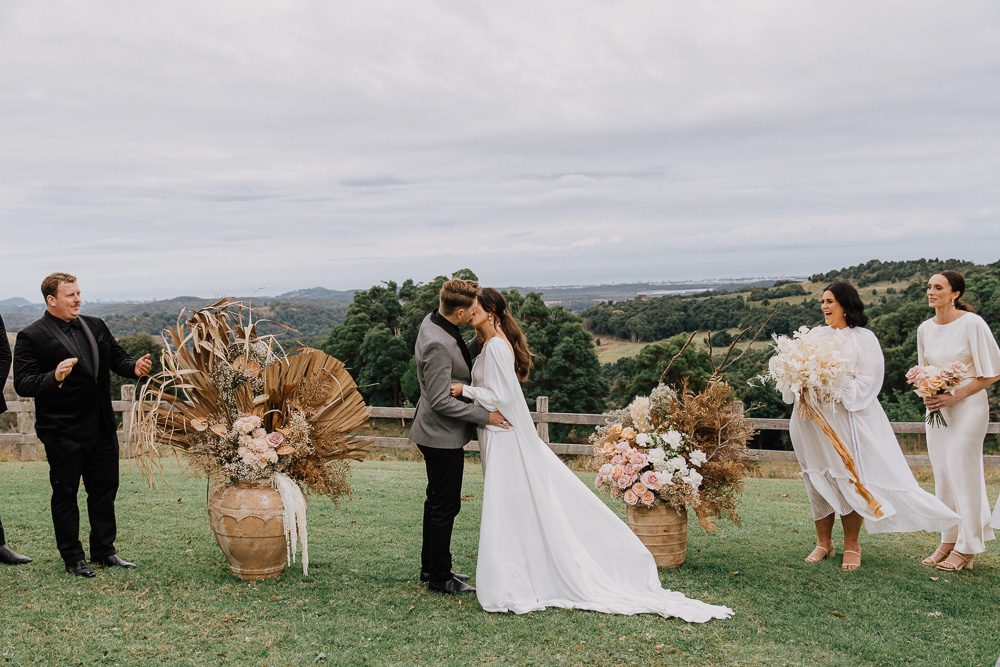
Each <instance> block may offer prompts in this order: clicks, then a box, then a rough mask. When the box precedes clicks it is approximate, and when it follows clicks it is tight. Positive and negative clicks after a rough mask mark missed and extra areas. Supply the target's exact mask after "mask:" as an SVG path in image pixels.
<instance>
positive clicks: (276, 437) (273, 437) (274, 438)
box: [267, 431, 285, 449]
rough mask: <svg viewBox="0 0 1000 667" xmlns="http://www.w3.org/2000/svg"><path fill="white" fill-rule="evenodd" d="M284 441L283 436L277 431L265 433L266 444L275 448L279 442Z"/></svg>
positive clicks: (278, 445) (279, 444)
mask: <svg viewBox="0 0 1000 667" xmlns="http://www.w3.org/2000/svg"><path fill="white" fill-rule="evenodd" d="M284 441H285V436H283V435H281V434H280V433H278V432H277V431H274V432H272V433H268V434H267V444H269V445H271V447H273V448H275V449H277V448H278V447H280V446H281V443H283V442H284Z"/></svg>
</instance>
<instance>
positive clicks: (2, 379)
mask: <svg viewBox="0 0 1000 667" xmlns="http://www.w3.org/2000/svg"><path fill="white" fill-rule="evenodd" d="M9 374H10V343H8V342H7V329H6V328H4V325H3V318H2V317H0V415H2V414H3V413H5V412H7V401H6V400H5V399H4V397H3V387H4V385H5V384H7V375H9ZM30 562H31V559H30V558H28V557H27V556H22V555H21V554H19V553H17V552H16V551H14V550H13V549H11V548H10V547H8V546H7V538H6V537H4V534H3V522H2V521H0V563H3V564H4V565H23V564H25V563H30Z"/></svg>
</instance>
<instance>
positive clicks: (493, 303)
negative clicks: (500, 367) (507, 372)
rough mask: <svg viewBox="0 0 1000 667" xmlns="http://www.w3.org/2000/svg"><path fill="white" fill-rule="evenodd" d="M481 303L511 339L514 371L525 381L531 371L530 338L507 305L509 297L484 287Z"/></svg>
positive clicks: (480, 291)
mask: <svg viewBox="0 0 1000 667" xmlns="http://www.w3.org/2000/svg"><path fill="white" fill-rule="evenodd" d="M479 305H480V306H482V307H483V310H485V311H486V312H487V313H490V314H491V315H493V317H495V318H496V321H497V324H499V325H500V328H501V329H502V330H503V333H504V335H505V336H507V340H508V341H510V346H511V347H512V348H514V371H515V372H516V373H517V379H518V380H520V381H521V382H524V381H525V380H527V379H528V373H530V372H531V351H530V350H528V340H527V339H526V338H525V337H524V332H523V331H521V325H520V324H518V323H517V320H515V319H514V316H513V315H512V314H511V312H510V309H509V308H508V307H507V299H505V298H504V296H503V294H501V293H500V292H499V291H498V290H495V289H493V288H492V287H483V288H482V289H480V290H479Z"/></svg>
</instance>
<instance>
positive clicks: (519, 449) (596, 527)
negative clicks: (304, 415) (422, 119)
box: [452, 288, 733, 623]
mask: <svg viewBox="0 0 1000 667" xmlns="http://www.w3.org/2000/svg"><path fill="white" fill-rule="evenodd" d="M476 310H477V311H478V312H477V313H476V314H475V315H474V316H473V320H472V324H473V326H475V327H476V329H477V331H478V333H479V338H480V340H483V341H484V345H483V350H482V352H481V353H480V355H479V356H478V357H477V358H476V362H475V365H474V366H473V368H472V381H473V385H474V386H471V387H470V386H467V385H462V384H460V383H455V384H453V385H452V394H453V395H460V394H461V395H464V396H466V397H468V398H472V399H474V400H475V401H476V402H477V403H479V404H480V405H482V406H483V407H486V408H487V409H489V410H494V409H496V410H501V411H503V414H504V415H505V416H506V417H507V419H508V420H509V421H510V422H511V424H512V427H511V428H510V429H509V430H499V429H494V428H492V427H486V428H485V429H481V430H480V431H479V442H480V445H481V447H482V461H483V468H484V475H485V487H484V494H483V517H482V523H481V525H480V532H479V560H478V563H477V565H476V587H477V592H476V595H477V596H478V598H479V603H480V604H481V605H482V607H483V609H485V610H486V611H493V612H509V611H512V612H514V613H516V614H523V613H526V612H530V611H536V610H540V609H545V608H546V607H563V608H569V609H589V610H592V611H599V612H604V613H608V614H641V613H652V614H659V615H661V616H664V617H667V618H670V617H677V618H681V619H683V620H685V621H688V622H690V623H703V622H705V621H710V620H712V619H725V618H729V617H730V616H731V615H732V614H733V612H732V610H731V609H729V608H728V607H721V606H716V605H710V604H706V603H704V602H699V601H698V600H692V599H689V598H687V597H685V596H684V595H683V594H681V593H677V592H673V591H669V590H665V589H664V588H662V587H661V585H660V578H659V574H658V572H657V569H656V563H655V562H654V561H653V556H652V555H651V554H650V553H649V550H647V549H646V547H645V546H643V544H642V542H640V541H639V538H637V537H636V536H635V535H634V534H633V533H632V531H631V530H629V528H628V526H626V525H625V523H624V522H622V520H621V519H619V518H618V516H617V515H616V514H615V513H614V512H612V511H611V509H610V508H608V506H607V505H605V504H604V502H603V501H602V500H601V499H600V498H598V497H597V495H596V494H595V493H594V492H593V491H591V490H590V489H589V488H588V487H587V485H585V484H584V483H583V482H581V481H580V479H579V478H578V477H577V476H576V475H575V474H574V473H573V472H572V471H571V470H570V469H569V468H567V467H566V466H565V465H564V464H563V462H562V461H560V460H559V457H558V456H556V455H555V454H554V453H553V452H552V450H551V449H549V448H548V446H547V445H546V444H545V443H544V442H542V441H541V439H539V437H538V433H537V431H536V430H535V425H534V423H533V422H532V419H531V414H530V413H529V412H528V405H527V403H526V402H525V400H524V394H523V393H522V391H521V385H520V384H519V380H522V381H523V380H524V379H526V378H527V375H528V371H529V370H530V367H531V355H530V353H529V352H528V347H527V344H526V342H525V339H524V334H523V333H522V332H521V329H520V327H519V326H518V324H517V322H516V321H515V320H514V318H513V316H512V315H511V313H510V312H509V311H508V310H507V301H506V299H504V297H503V295H502V294H500V292H498V291H497V290H494V289H489V288H485V289H482V290H481V291H480V297H479V304H478V306H477V308H476Z"/></svg>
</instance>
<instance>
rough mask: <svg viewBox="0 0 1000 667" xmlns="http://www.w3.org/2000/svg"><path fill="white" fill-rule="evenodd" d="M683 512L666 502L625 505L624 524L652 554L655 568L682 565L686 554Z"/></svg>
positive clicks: (684, 514) (684, 513)
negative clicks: (647, 504)
mask: <svg viewBox="0 0 1000 667" xmlns="http://www.w3.org/2000/svg"><path fill="white" fill-rule="evenodd" d="M687 522H688V518H687V512H686V511H684V512H678V511H677V510H675V509H674V508H672V507H668V506H667V505H656V506H655V507H634V506H632V505H628V506H626V509H625V523H627V524H628V527H629V528H631V529H632V532H633V533H635V534H636V536H637V537H638V538H639V540H640V541H641V542H642V543H643V544H645V545H646V548H647V549H649V552H650V553H651V554H653V560H655V561H656V567H665V568H673V567H680V566H681V565H683V564H684V557H685V556H686V555H687V534H688V526H687Z"/></svg>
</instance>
